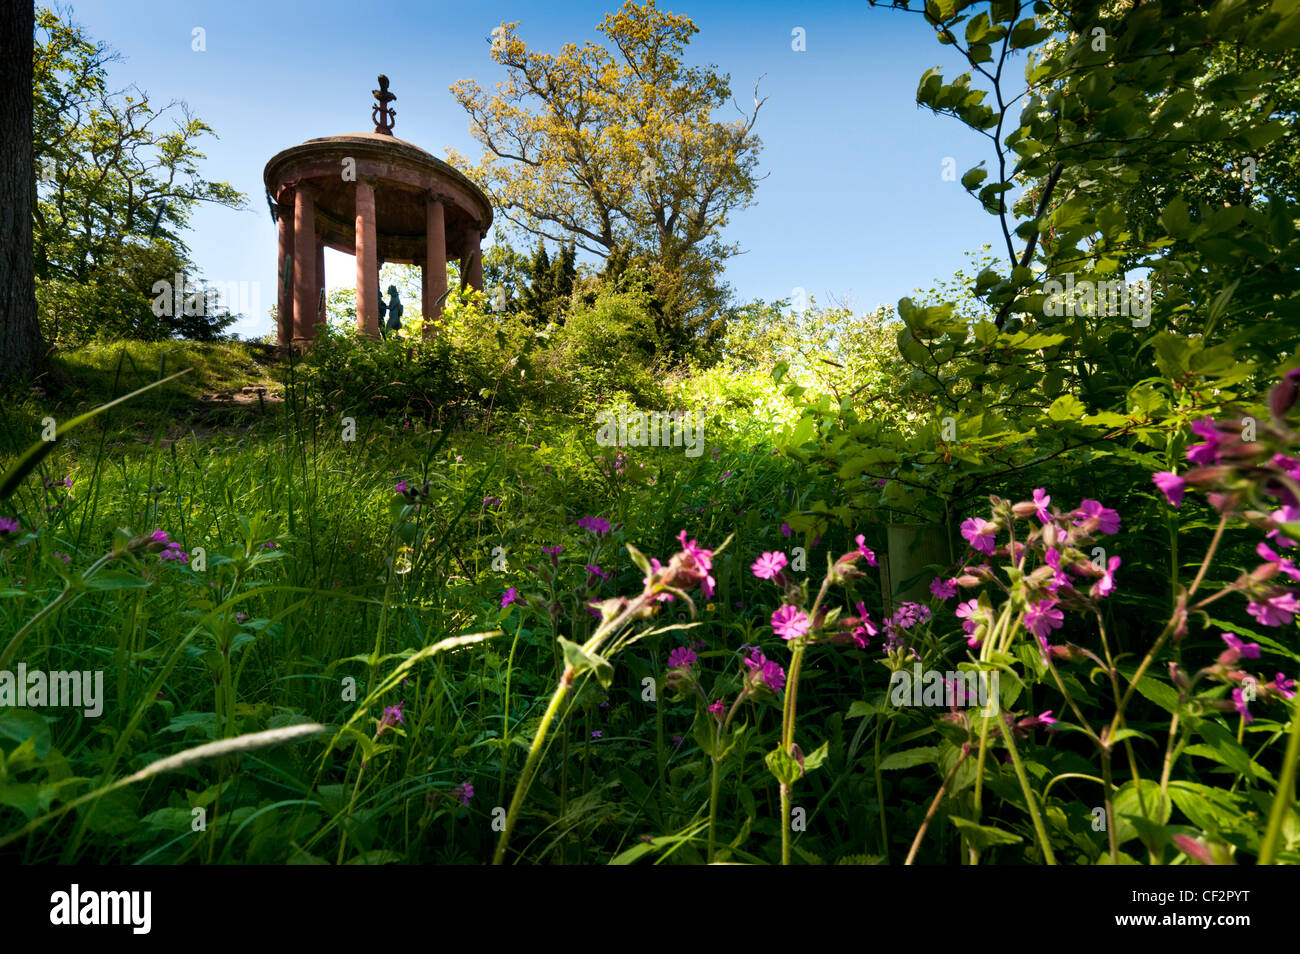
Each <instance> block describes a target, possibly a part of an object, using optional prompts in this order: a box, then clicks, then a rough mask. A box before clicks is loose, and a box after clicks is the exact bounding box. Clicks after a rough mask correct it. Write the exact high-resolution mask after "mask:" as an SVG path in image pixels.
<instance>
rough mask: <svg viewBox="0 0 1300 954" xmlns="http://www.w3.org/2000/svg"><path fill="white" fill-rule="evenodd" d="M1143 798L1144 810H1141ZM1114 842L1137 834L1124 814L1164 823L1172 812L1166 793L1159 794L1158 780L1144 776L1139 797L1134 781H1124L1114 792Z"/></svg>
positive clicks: (1160, 823)
mask: <svg viewBox="0 0 1300 954" xmlns="http://www.w3.org/2000/svg"><path fill="white" fill-rule="evenodd" d="M1143 800H1145V805H1146V812H1145V813H1144V812H1143V811H1142V804H1143ZM1114 805H1115V842H1116V844H1120V845H1122V844H1124V843H1125V842H1126V841H1131V840H1132V839H1134V838H1136V837H1137V836H1138V830H1137V828H1136V826H1135V825H1134V824H1133V822H1132V821H1130V820H1129V819H1127V818H1125V817H1124V816H1125V815H1130V816H1136V817H1137V818H1141V819H1145V820H1146V821H1148V822H1151V823H1154V824H1158V825H1165V824H1168V822H1169V816H1170V814H1172V812H1173V805H1172V803H1171V802H1170V801H1169V797H1168V796H1167V795H1161V792H1160V785H1159V783H1158V782H1156V781H1154V780H1152V779H1149V778H1146V779H1143V780H1142V793H1141V799H1139V797H1138V787H1137V783H1136V782H1135V781H1130V782H1125V783H1124V784H1123V785H1122V786H1120V789H1119V791H1118V792H1116V793H1115V802H1114Z"/></svg>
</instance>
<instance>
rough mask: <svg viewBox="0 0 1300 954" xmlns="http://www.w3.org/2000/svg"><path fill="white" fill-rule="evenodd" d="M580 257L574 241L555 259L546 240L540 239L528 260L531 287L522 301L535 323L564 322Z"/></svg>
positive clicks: (522, 305)
mask: <svg viewBox="0 0 1300 954" xmlns="http://www.w3.org/2000/svg"><path fill="white" fill-rule="evenodd" d="M576 258H577V250H576V248H575V246H574V243H572V242H570V243H569V244H568V245H565V246H564V247H563V248H562V249H561V250H560V253H559V254H558V255H557V256H556V257H555V259H554V260H552V259H551V257H550V255H548V254H547V251H546V243H545V241H544V240H542V239H538V240H537V250H536V251H535V252H533V257H532V260H531V261H530V262H529V263H528V286H527V288H525V289H524V291H523V294H522V301H521V307H522V309H523V311H524V314H526V315H528V316H529V317H530V318H531V319H532V320H533V322H534V323H536V324H541V325H546V324H564V318H565V314H566V313H567V312H568V310H569V303H570V299H571V298H572V296H573V284H574V280H575V279H576V278H577V275H578V270H577V264H576Z"/></svg>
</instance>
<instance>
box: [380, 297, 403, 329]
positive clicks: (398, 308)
mask: <svg viewBox="0 0 1300 954" xmlns="http://www.w3.org/2000/svg"><path fill="white" fill-rule="evenodd" d="M405 310H406V309H405V308H404V307H403V306H402V300H401V299H400V298H398V297H397V286H396V285H389V286H388V304H387V305H385V304H384V296H383V294H382V293H381V294H380V295H379V320H380V321H383V319H384V315H385V314H387V315H388V323H387V324H385V325H381V326H380V327H382V328H383V331H384V337H385V338H387V337H388V332H390V331H396V330H397V329H399V328H401V327H402V312H403V311H405Z"/></svg>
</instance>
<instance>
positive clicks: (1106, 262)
mask: <svg viewBox="0 0 1300 954" xmlns="http://www.w3.org/2000/svg"><path fill="white" fill-rule="evenodd" d="M897 6H900V7H907V6H909V5H908V4H897ZM911 6H917V5H915V4H913V5H911ZM1052 9H1053V8H1051V7H1049V5H1047V4H1044V3H1039V4H1035V5H1032V6H1031V5H1029V4H1023V3H1017V2H1009V0H1008V2H995V3H992V4H974V3H965V2H945V3H943V4H938V3H930V4H926V5H924V9H923V10H916V11H913V12H915V13H919V14H920V15H921V16H922V17H923V18H924V20H925V22H926V24H927V25H928V28H929V29H931V30H934V31H935V32H936V35H937V37H938V39H939V41H940V42H941V43H944V44H947V45H952V46H955V47H956V48H957V49H958V50H959V51H960V52H961V53H962V54H963V55H964V56H965V57H966V59H967V61H968V63H969V65H970V69H969V71H968V72H966V73H964V74H962V75H960V76H958V77H956V78H954V79H951V80H949V79H945V78H944V77H943V76H942V75H940V73H939V71H938V70H937V69H935V70H930V71H927V72H926V74H925V75H924V76H923V77H922V78H921V82H920V85H919V87H918V90H917V100H918V102H919V103H920V104H921V105H923V106H926V107H928V108H930V109H931V110H933V111H935V112H936V113H941V114H944V115H947V116H952V117H954V118H956V119H957V120H958V121H960V122H962V123H963V124H965V125H967V126H969V127H970V128H972V129H974V130H976V131H978V132H980V133H982V134H983V135H985V136H986V137H987V138H988V140H989V148H990V152H991V160H992V161H991V162H989V163H988V164H987V165H986V164H984V163H981V164H980V166H977V167H975V168H973V169H971V170H969V171H968V172H966V173H965V175H964V176H963V177H962V185H963V186H964V187H965V189H966V190H967V192H968V193H969V194H970V195H971V196H972V197H973V198H974V199H975V200H976V201H978V202H980V203H981V205H982V206H983V207H984V208H985V210H986V211H988V212H989V214H991V215H993V216H994V217H995V218H996V219H997V221H998V222H999V224H1000V227H1001V230H1002V233H1003V238H1004V243H1003V244H1004V249H1003V250H1002V251H1003V253H1004V256H1003V257H1002V259H1001V261H998V262H994V263H991V264H989V265H988V266H987V267H985V268H983V269H982V270H981V271H980V272H979V273H978V274H976V275H973V276H969V284H968V288H969V292H970V295H971V296H972V298H973V302H974V308H973V310H972V309H971V308H970V307H969V305H970V302H968V303H967V305H968V307H966V308H964V309H959V307H958V301H957V300H956V299H955V298H953V297H951V296H942V295H940V296H933V297H931V298H930V299H929V300H928V301H926V302H920V301H914V300H912V299H903V300H902V301H900V302H899V305H898V317H899V318H900V319H901V321H902V323H903V327H902V328H901V329H900V330H899V332H898V337H897V346H898V349H899V353H900V355H901V357H902V359H903V361H904V362H905V363H906V365H907V367H908V368H909V376H908V378H907V379H906V381H905V384H906V387H905V388H900V389H898V391H899V393H900V395H902V394H906V395H909V396H912V397H915V396H921V397H923V398H924V400H925V402H926V403H927V404H928V405H929V407H930V412H929V413H928V414H927V415H926V417H925V420H924V421H923V422H915V421H909V420H908V417H907V415H906V414H903V413H901V412H900V413H883V414H882V413H881V411H882V408H881V406H880V405H878V404H877V405H874V406H872V407H869V408H866V407H860V406H855V407H851V408H849V409H847V410H845V411H843V412H838V411H835V412H827V413H820V414H819V415H818V416H819V420H820V421H821V423H822V424H823V426H824V428H825V430H824V432H823V433H824V434H825V435H826V437H827V444H826V447H827V448H828V449H829V448H831V447H833V448H834V451H833V453H830V454H828V458H827V461H828V463H831V464H832V465H833V466H834V468H835V469H836V472H837V473H838V474H839V476H840V478H841V479H842V481H843V482H844V483H845V484H846V485H847V486H848V488H849V489H850V490H851V493H852V497H851V499H852V501H853V503H854V505H855V506H857V507H861V508H863V509H866V508H870V507H876V506H881V505H883V506H885V507H887V508H893V509H896V510H899V511H902V512H905V513H909V514H912V515H915V516H924V517H927V518H929V519H934V518H936V517H941V516H942V515H943V514H945V513H952V512H955V511H957V510H959V509H960V508H962V507H965V506H968V505H969V504H970V503H971V502H972V501H974V500H976V499H978V498H979V497H980V496H981V495H983V494H986V493H988V492H989V491H990V490H992V489H994V488H999V487H1000V488H1003V489H1006V490H1009V491H1011V492H1014V491H1015V490H1017V489H1019V488H1009V487H1006V485H1007V484H1008V482H1010V483H1012V484H1014V483H1017V482H1021V481H1028V480H1034V479H1037V480H1040V481H1042V480H1045V479H1046V477H1045V473H1046V474H1050V473H1051V472H1058V473H1059V472H1064V471H1069V472H1071V473H1074V472H1079V471H1080V468H1082V469H1083V472H1085V473H1087V474H1088V475H1089V477H1090V478H1092V479H1096V480H1104V481H1109V482H1111V483H1113V484H1114V485H1123V484H1125V483H1127V484H1129V485H1134V484H1136V483H1139V482H1141V480H1140V479H1139V477H1138V476H1137V474H1136V470H1135V468H1136V469H1137V470H1140V469H1142V468H1146V472H1147V473H1149V471H1150V470H1151V469H1158V468H1155V467H1152V465H1153V464H1156V463H1159V462H1160V460H1161V459H1163V458H1164V457H1165V456H1166V455H1168V454H1169V453H1170V450H1171V448H1170V446H1169V440H1168V435H1169V433H1170V432H1171V431H1176V430H1177V429H1178V428H1179V426H1180V425H1181V424H1182V422H1183V421H1185V420H1186V419H1187V418H1188V417H1191V416H1203V415H1204V414H1206V413H1213V412H1214V411H1215V410H1216V409H1218V408H1220V407H1222V406H1223V405H1225V404H1227V403H1229V402H1234V401H1238V402H1240V401H1251V400H1256V401H1257V400H1259V399H1260V395H1261V394H1262V392H1263V389H1264V388H1266V387H1267V385H1268V383H1269V382H1271V381H1272V380H1274V379H1275V376H1276V373H1277V371H1278V367H1279V362H1280V361H1283V360H1285V359H1286V357H1287V356H1288V355H1291V354H1294V353H1295V351H1296V347H1297V343H1300V314H1297V309H1298V307H1300V268H1298V266H1300V241H1298V240H1297V234H1296V229H1295V221H1296V217H1297V209H1296V206H1295V203H1294V201H1293V200H1292V198H1291V195H1290V193H1291V191H1292V190H1291V188H1290V186H1289V185H1288V177H1289V173H1287V171H1286V166H1285V163H1283V164H1282V165H1281V168H1280V169H1279V170H1275V172H1274V176H1273V178H1270V179H1265V178H1264V177H1262V176H1261V177H1259V178H1257V179H1256V181H1255V183H1254V188H1253V189H1250V190H1244V189H1242V188H1241V186H1242V184H1243V183H1242V180H1241V175H1240V169H1239V166H1240V165H1241V160H1243V159H1244V158H1245V157H1254V156H1264V155H1269V154H1270V153H1269V152H1268V150H1269V149H1270V147H1271V146H1273V144H1275V143H1277V142H1279V141H1280V140H1285V139H1286V138H1287V137H1288V136H1289V135H1290V132H1289V130H1290V129H1291V128H1293V126H1292V118H1293V117H1292V113H1293V110H1291V108H1290V107H1289V106H1288V105H1286V102H1285V99H1286V97H1288V96H1289V95H1290V93H1289V90H1290V89H1291V88H1292V87H1293V80H1294V77H1293V76H1287V75H1285V74H1284V73H1283V70H1284V69H1285V64H1286V62H1287V60H1286V58H1285V57H1286V56H1289V51H1290V50H1291V49H1292V48H1293V47H1294V46H1295V45H1296V43H1297V41H1300V17H1298V16H1297V15H1296V14H1294V13H1292V14H1290V15H1286V14H1284V12H1282V11H1281V10H1280V8H1278V7H1277V6H1276V5H1273V4H1270V3H1268V2H1265V0H1248V2H1240V3H1216V4H1213V5H1206V4H1189V3H1181V2H1176V0H1163V2H1152V3H1143V4H1139V5H1137V6H1134V5H1132V4H1127V3H1096V2H1091V0H1076V2H1072V3H1067V4H1063V5H1059V4H1058V5H1056V8H1055V9H1057V10H1059V11H1060V17H1061V20H1062V22H1063V26H1062V27H1061V29H1060V30H1059V31H1054V30H1053V28H1052V27H1051V25H1049V21H1050V18H1051V17H1052V15H1053V14H1052ZM1035 14H1037V15H1038V17H1040V18H1041V21H1040V20H1039V19H1035ZM1238 48H1249V49H1252V50H1254V51H1257V52H1258V53H1259V56H1258V57H1250V56H1248V57H1244V58H1242V59H1241V61H1240V63H1241V65H1240V68H1238V66H1237V62H1238V61H1237V59H1236V57H1235V53H1234V51H1236V50H1237V49H1238ZM1026 53H1027V54H1028V56H1027V57H1025V66H1024V75H1023V83H1021V82H1018V81H1015V80H1013V79H1012V76H1013V72H1012V70H1011V69H1010V68H1009V62H1010V60H1011V58H1012V56H1013V55H1024V54H1026ZM1264 60H1268V61H1269V64H1270V65H1268V66H1265V65H1262V64H1263V61H1264ZM1278 90H1280V91H1281V92H1280V93H1278V92H1276V91H1278ZM1022 103H1023V105H1022ZM1229 159H1232V160H1233V161H1232V162H1229ZM1125 278H1127V279H1128V280H1129V282H1130V283H1133V284H1132V285H1131V286H1130V289H1129V290H1130V292H1131V293H1139V294H1140V293H1143V292H1144V291H1149V293H1150V297H1149V298H1147V299H1146V303H1147V304H1148V305H1149V311H1146V310H1145V308H1144V307H1143V304H1142V302H1141V300H1140V299H1137V298H1134V299H1133V300H1131V301H1127V302H1126V301H1124V300H1123V298H1122V296H1123V292H1122V291H1121V292H1120V296H1121V297H1120V300H1118V301H1117V300H1115V299H1114V298H1112V297H1111V296H1110V294H1109V293H1108V294H1106V295H1100V296H1099V295H1098V294H1095V292H1097V291H1098V289H1099V287H1100V286H1099V285H1098V283H1100V282H1118V281H1120V280H1123V279H1125ZM1144 281H1145V282H1146V283H1147V288H1146V289H1144V288H1143V282H1144ZM1057 283H1059V284H1057ZM1084 283H1088V286H1087V287H1088V289H1089V291H1088V292H1087V293H1085V291H1084V288H1085V284H1084ZM1072 286H1077V288H1076V289H1075V293H1074V294H1073V295H1069V294H1067V293H1064V292H1063V289H1064V288H1068V287H1072ZM1066 298H1068V299H1069V300H1068V301H1066V300H1064V299H1066ZM1130 298H1132V295H1130ZM1144 455H1146V456H1144ZM1150 455H1159V456H1150ZM1170 463H1172V460H1171V461H1170ZM1143 479H1144V478H1143ZM880 480H885V481H886V484H885V486H884V487H883V488H878V481H880Z"/></svg>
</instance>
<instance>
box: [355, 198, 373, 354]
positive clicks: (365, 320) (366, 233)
mask: <svg viewBox="0 0 1300 954" xmlns="http://www.w3.org/2000/svg"><path fill="white" fill-rule="evenodd" d="M355 251H356V256H357V334H361V335H365V336H366V337H368V338H378V337H379V264H378V261H377V256H378V247H377V245H376V237H375V190H374V187H373V186H372V185H371V184H370V183H369V182H366V181H365V180H364V179H358V180H357V238H356V247H355Z"/></svg>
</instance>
